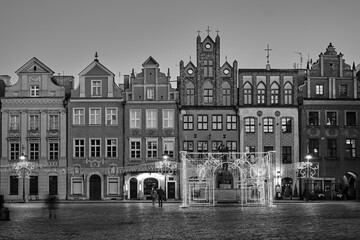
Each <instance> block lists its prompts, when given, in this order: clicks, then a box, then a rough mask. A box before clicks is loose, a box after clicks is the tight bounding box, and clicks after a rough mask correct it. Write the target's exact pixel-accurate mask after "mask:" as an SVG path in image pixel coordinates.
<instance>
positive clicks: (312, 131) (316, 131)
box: [307, 128, 320, 137]
mask: <svg viewBox="0 0 360 240" xmlns="http://www.w3.org/2000/svg"><path fill="white" fill-rule="evenodd" d="M307 135H308V136H311V137H319V136H320V129H318V128H310V129H308V130H307Z"/></svg>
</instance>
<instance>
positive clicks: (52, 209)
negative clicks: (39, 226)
mask: <svg viewBox="0 0 360 240" xmlns="http://www.w3.org/2000/svg"><path fill="white" fill-rule="evenodd" d="M46 204H47V207H48V209H49V218H52V217H54V218H56V209H57V199H56V196H54V195H49V196H48V198H47V200H46Z"/></svg>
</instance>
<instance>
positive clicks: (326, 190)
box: [324, 181, 332, 199]
mask: <svg viewBox="0 0 360 240" xmlns="http://www.w3.org/2000/svg"><path fill="white" fill-rule="evenodd" d="M331 193H332V189H331V181H324V195H325V199H331Z"/></svg>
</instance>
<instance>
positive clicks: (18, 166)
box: [14, 154, 35, 202]
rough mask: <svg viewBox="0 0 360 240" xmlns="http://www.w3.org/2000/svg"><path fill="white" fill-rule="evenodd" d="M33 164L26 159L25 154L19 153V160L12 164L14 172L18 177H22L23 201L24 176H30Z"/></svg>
mask: <svg viewBox="0 0 360 240" xmlns="http://www.w3.org/2000/svg"><path fill="white" fill-rule="evenodd" d="M34 167H35V164H34V163H32V162H29V161H27V157H26V155H24V154H23V155H21V156H20V157H19V162H17V163H15V164H14V168H15V170H16V174H17V175H18V178H21V177H22V178H23V201H24V202H27V199H26V197H25V178H30V174H31V170H33V169H34Z"/></svg>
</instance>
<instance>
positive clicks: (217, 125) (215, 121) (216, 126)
mask: <svg viewBox="0 0 360 240" xmlns="http://www.w3.org/2000/svg"><path fill="white" fill-rule="evenodd" d="M212 130H222V115H212Z"/></svg>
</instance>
